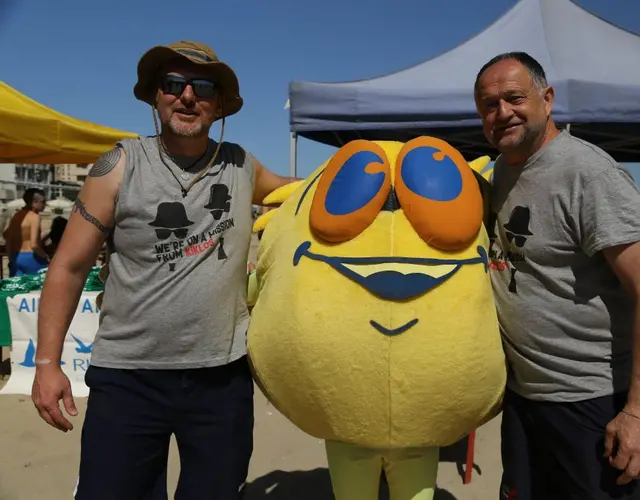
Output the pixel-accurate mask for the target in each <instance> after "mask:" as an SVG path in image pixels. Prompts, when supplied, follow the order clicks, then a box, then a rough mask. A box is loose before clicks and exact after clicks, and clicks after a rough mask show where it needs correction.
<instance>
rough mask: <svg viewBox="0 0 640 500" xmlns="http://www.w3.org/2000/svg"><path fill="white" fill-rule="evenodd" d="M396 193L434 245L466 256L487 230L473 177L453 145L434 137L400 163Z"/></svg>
mask: <svg viewBox="0 0 640 500" xmlns="http://www.w3.org/2000/svg"><path fill="white" fill-rule="evenodd" d="M395 189H396V194H397V196H398V200H399V201H400V205H401V206H402V209H403V210H404V213H405V215H406V216H407V219H409V222H410V223H411V225H412V226H413V228H414V229H415V230H416V232H417V233H418V234H419V235H420V237H421V238H422V239H423V240H424V241H426V242H427V243H428V244H429V245H431V246H433V247H435V248H439V249H441V250H460V249H463V248H465V247H466V246H468V245H469V244H471V243H472V242H473V240H474V239H475V238H476V236H477V235H478V231H480V227H481V225H482V208H483V205H482V195H481V193H480V188H479V187H478V182H477V181H476V179H475V176H474V174H473V171H472V170H471V167H469V164H468V163H467V162H466V160H465V159H464V157H463V156H462V155H461V154H460V152H458V150H456V149H455V148H453V147H452V146H451V145H449V144H448V143H446V142H445V141H442V140H440V139H436V138H433V137H418V138H416V139H413V140H411V141H409V142H407V143H406V144H405V145H404V147H403V148H402V151H401V152H400V155H399V156H398V160H397V162H396V175H395Z"/></svg>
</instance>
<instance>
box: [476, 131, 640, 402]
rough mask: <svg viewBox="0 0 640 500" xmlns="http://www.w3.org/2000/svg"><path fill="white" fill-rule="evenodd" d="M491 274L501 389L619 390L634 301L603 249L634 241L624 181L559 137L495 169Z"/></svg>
mask: <svg viewBox="0 0 640 500" xmlns="http://www.w3.org/2000/svg"><path fill="white" fill-rule="evenodd" d="M493 186H494V187H493V193H492V214H491V217H492V221H491V222H490V223H489V227H488V230H489V237H490V240H491V248H490V255H489V256H490V267H491V279H492V282H493V286H494V290H495V295H496V303H497V308H498V317H499V321H500V326H501V330H502V334H503V341H504V347H505V351H506V355H507V358H508V360H509V364H510V374H509V379H508V386H509V387H510V388H511V389H513V390H514V391H515V392H517V393H519V394H520V395H522V396H524V397H527V398H529V399H533V400H541V401H558V402H571V401H580V400H584V399H590V398H594V397H599V396H603V395H608V394H612V393H614V392H619V391H625V390H627V389H628V385H629V381H630V375H631V371H630V370H631V361H632V358H631V350H632V331H633V323H634V303H633V301H632V300H631V298H630V296H629V294H628V293H626V291H625V290H624V289H623V286H622V285H621V283H620V281H619V280H618V278H617V276H616V275H615V273H614V271H613V270H612V268H611V267H610V266H609V264H608V263H607V261H606V259H605V257H604V254H603V252H602V250H603V249H604V248H607V247H611V246H614V245H619V244H624V243H631V242H635V241H639V240H640V194H639V193H638V190H637V188H636V185H635V183H634V181H633V178H632V177H631V176H630V175H629V173H628V172H626V171H625V170H624V169H623V168H621V167H620V166H619V165H618V164H617V163H616V162H615V161H614V160H613V159H612V158H611V157H610V156H609V155H607V154H606V153H605V152H604V151H602V150H600V149H599V148H597V147H595V146H593V145H591V144H589V143H587V142H585V141H582V140H580V139H578V138H575V137H573V136H571V135H569V133H567V132H566V131H563V132H561V134H560V135H559V136H558V137H556V138H555V139H554V140H553V141H551V142H550V143H549V144H548V145H547V146H546V147H545V148H544V149H542V150H541V151H538V152H537V153H536V154H535V155H534V156H532V157H531V158H530V159H529V160H528V161H527V162H526V163H525V164H524V165H522V166H509V165H507V164H506V163H505V162H504V161H503V160H502V159H501V158H498V159H497V160H496V164H495V167H494V179H493Z"/></svg>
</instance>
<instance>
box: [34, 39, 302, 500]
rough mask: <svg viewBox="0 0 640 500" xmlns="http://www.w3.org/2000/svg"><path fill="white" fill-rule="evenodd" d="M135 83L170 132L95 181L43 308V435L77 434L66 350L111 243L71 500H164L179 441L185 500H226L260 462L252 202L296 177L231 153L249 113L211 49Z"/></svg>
mask: <svg viewBox="0 0 640 500" xmlns="http://www.w3.org/2000/svg"><path fill="white" fill-rule="evenodd" d="M137 73H138V81H137V83H136V85H135V87H134V95H135V97H136V98H137V99H139V100H141V101H143V102H145V103H147V104H149V105H150V106H152V109H153V117H154V121H155V124H156V130H158V129H160V130H159V132H158V134H157V135H155V136H152V137H138V138H135V139H128V140H123V141H121V142H119V143H118V144H117V145H116V147H115V148H114V149H112V150H111V151H109V152H107V153H105V154H104V155H103V156H102V157H101V158H100V159H98V161H97V162H96V163H95V165H94V166H93V167H92V169H91V171H90V172H89V176H88V178H87V180H86V182H85V184H84V186H83V188H82V190H81V192H80V194H79V196H78V199H77V200H76V202H75V205H74V211H73V213H72V215H71V217H70V218H69V224H68V226H67V228H66V230H65V234H64V237H63V239H62V242H61V243H60V246H59V248H58V251H57V253H56V257H55V259H54V261H53V263H52V265H51V267H50V268H49V272H48V274H47V280H46V282H45V285H44V290H43V293H42V299H41V301H40V309H39V318H38V347H37V351H36V365H37V366H36V375H35V381H34V385H33V401H34V403H35V405H36V408H37V409H38V411H39V413H40V416H41V417H42V418H43V419H44V420H45V421H46V422H47V423H49V424H50V425H52V426H53V427H56V428H58V429H60V430H62V431H67V430H71V429H72V428H73V426H72V425H71V423H70V422H69V421H68V420H67V419H66V418H65V417H64V416H63V414H62V412H61V410H60V408H59V401H60V400H61V399H62V400H63V402H64V406H65V409H66V411H67V413H69V414H71V415H74V416H75V415H77V411H76V409H75V406H74V403H73V396H72V394H71V387H70V384H69V380H68V379H67V377H66V376H65V374H64V373H63V371H62V369H61V368H60V357H61V352H62V345H63V342H64V338H65V335H66V333H67V329H68V327H69V323H70V322H71V319H72V317H73V314H74V312H75V310H76V306H77V303H78V298H79V296H80V293H81V291H82V287H83V285H84V283H85V281H86V279H87V275H88V273H89V270H90V269H91V266H92V265H93V264H94V263H95V259H96V256H97V254H98V252H99V250H100V248H101V247H102V245H103V244H104V243H105V242H106V243H107V245H108V249H109V262H108V273H107V278H106V282H105V291H104V299H103V301H102V304H101V306H100V309H101V311H100V327H99V329H98V332H97V333H96V340H95V343H94V344H93V348H92V357H91V366H90V367H89V368H88V370H87V372H86V375H85V381H86V383H87V385H88V386H89V388H90V389H91V392H90V395H89V400H88V402H87V413H86V417H85V419H84V425H83V428H82V443H81V447H82V449H81V456H80V473H79V480H78V484H77V492H76V494H75V499H76V500H98V499H107V498H108V499H118V500H139V499H142V498H145V499H148V500H166V498H167V486H166V482H165V476H164V472H165V470H166V466H167V458H168V452H169V443H170V439H171V436H172V435H175V437H176V442H177V444H178V450H179V453H180V479H179V482H178V486H177V490H176V495H175V497H176V498H179V499H189V500H204V499H207V500H213V499H220V500H232V499H236V498H240V495H241V492H242V489H243V486H244V481H245V478H246V475H247V471H248V467H249V460H250V457H251V453H252V449H253V381H252V378H251V373H250V370H249V364H248V361H247V356H246V343H245V334H246V331H247V327H248V322H249V314H248V311H247V304H246V300H247V297H246V295H247V285H246V283H247V280H246V277H247V259H248V253H249V246H250V241H251V225H252V204H254V203H255V204H260V203H261V202H262V200H263V199H264V197H265V196H266V195H267V194H269V193H271V192H272V191H273V190H274V189H277V188H278V187H280V186H282V185H284V184H286V183H288V182H290V180H291V179H289V178H284V177H280V176H278V175H275V174H274V173H272V172H270V171H269V170H267V169H266V168H265V167H263V166H262V165H261V164H260V162H258V160H257V159H256V158H255V157H254V156H253V155H252V154H250V153H249V152H247V151H245V149H244V148H242V147H241V146H239V145H238V144H232V143H229V142H223V141H222V133H223V131H224V122H225V119H226V117H228V116H231V115H233V114H235V113H237V112H238V111H240V109H241V108H242V104H243V101H242V98H241V97H240V90H239V85H238V80H237V77H236V75H235V73H234V71H233V70H232V69H231V68H230V67H229V66H228V65H226V64H225V63H223V62H221V61H220V60H219V59H218V57H217V56H216V54H215V53H214V51H213V50H212V49H211V48H210V47H208V46H207V45H204V44H201V43H195V42H178V43H174V44H171V45H168V46H158V47H154V48H152V49H150V50H149V51H147V52H146V53H145V54H144V55H143V56H142V58H141V59H140V61H139V63H138V72H137ZM156 113H157V117H156ZM218 120H222V127H221V130H222V131H221V133H220V135H221V139H220V141H213V140H212V139H210V138H209V132H210V129H211V126H212V125H213V123H214V122H216V121H218ZM158 122H159V123H160V127H158Z"/></svg>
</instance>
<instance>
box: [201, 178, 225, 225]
mask: <svg viewBox="0 0 640 500" xmlns="http://www.w3.org/2000/svg"><path fill="white" fill-rule="evenodd" d="M230 201H231V195H230V194H229V188H228V187H227V186H226V185H224V184H214V185H213V186H211V195H210V196H209V203H207V204H206V205H205V206H204V208H206V209H208V210H211V215H213V218H214V219H215V220H218V219H220V217H222V214H223V213H224V212H229V210H231V203H230Z"/></svg>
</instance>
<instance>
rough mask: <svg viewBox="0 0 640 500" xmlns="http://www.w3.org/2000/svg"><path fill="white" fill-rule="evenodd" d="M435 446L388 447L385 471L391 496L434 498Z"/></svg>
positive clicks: (419, 499) (401, 499) (414, 499)
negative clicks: (413, 447) (391, 448)
mask: <svg viewBox="0 0 640 500" xmlns="http://www.w3.org/2000/svg"><path fill="white" fill-rule="evenodd" d="M439 458H440V450H439V449H438V448H419V449H401V450H390V451H389V452H387V453H386V454H385V463H384V472H385V475H386V477H387V483H388V484H389V497H390V500H433V495H434V494H435V491H436V477H437V475H438V461H439Z"/></svg>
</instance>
